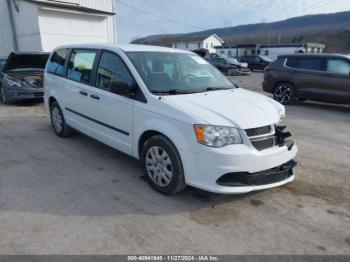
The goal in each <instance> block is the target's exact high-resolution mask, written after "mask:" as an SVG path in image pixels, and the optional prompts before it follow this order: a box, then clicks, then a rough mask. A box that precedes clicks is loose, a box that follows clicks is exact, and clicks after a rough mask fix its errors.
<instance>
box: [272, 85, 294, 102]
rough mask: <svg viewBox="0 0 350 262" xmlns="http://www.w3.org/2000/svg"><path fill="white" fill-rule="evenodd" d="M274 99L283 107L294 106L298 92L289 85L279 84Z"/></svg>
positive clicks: (274, 91) (274, 92)
mask: <svg viewBox="0 0 350 262" xmlns="http://www.w3.org/2000/svg"><path fill="white" fill-rule="evenodd" d="M273 98H274V99H275V100H276V101H277V102H279V103H281V104H282V105H292V104H294V103H295V102H296V99H297V95H296V90H295V88H294V86H293V85H291V84H289V83H278V84H277V85H276V86H275V88H274V89H273Z"/></svg>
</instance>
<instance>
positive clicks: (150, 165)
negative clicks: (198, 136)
mask: <svg viewBox="0 0 350 262" xmlns="http://www.w3.org/2000/svg"><path fill="white" fill-rule="evenodd" d="M141 159H142V165H143V170H144V174H145V177H146V180H147V182H148V183H149V184H150V186H151V187H152V188H153V189H154V190H156V191H157V192H159V193H162V194H164V195H175V194H177V193H180V192H181V191H183V190H184V189H185V188H186V182H185V176H184V169H183V165H182V161H181V158H180V154H179V152H178V151H177V149H176V147H175V146H174V144H173V143H172V142H171V141H170V140H169V139H168V138H166V137H164V136H162V135H156V136H153V137H151V138H149V139H148V140H147V141H146V142H145V143H144V145H143V147H142V153H141Z"/></svg>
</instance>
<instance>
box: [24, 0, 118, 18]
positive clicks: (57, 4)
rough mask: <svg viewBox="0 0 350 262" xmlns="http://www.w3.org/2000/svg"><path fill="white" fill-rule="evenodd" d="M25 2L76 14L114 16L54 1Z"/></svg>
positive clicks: (34, 0) (30, 0)
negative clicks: (66, 10)
mask: <svg viewBox="0 0 350 262" xmlns="http://www.w3.org/2000/svg"><path fill="white" fill-rule="evenodd" d="M25 1H27V2H31V3H35V4H38V5H42V6H49V7H54V8H61V9H68V10H72V11H78V12H83V13H89V14H99V15H115V13H112V12H106V11H102V10H98V9H93V8H88V7H85V6H81V5H77V4H74V3H72V4H70V3H63V2H59V1H57V2H56V1H46V0H25Z"/></svg>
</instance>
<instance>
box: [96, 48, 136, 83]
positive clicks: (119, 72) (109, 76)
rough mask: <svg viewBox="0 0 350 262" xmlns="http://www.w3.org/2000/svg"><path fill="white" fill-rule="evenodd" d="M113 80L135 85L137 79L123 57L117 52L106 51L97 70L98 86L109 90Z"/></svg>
mask: <svg viewBox="0 0 350 262" xmlns="http://www.w3.org/2000/svg"><path fill="white" fill-rule="evenodd" d="M111 81H123V82H126V83H128V84H130V85H135V80H134V78H133V77H132V76H131V74H130V72H129V70H128V69H127V67H126V65H125V64H124V62H123V61H122V59H121V58H120V57H119V56H117V55H115V54H112V53H109V52H104V53H103V54H102V57H101V61H100V65H99V67H98V70H97V88H100V89H104V90H109V85H110V83H111Z"/></svg>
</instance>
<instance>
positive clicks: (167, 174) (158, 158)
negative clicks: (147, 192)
mask: <svg viewBox="0 0 350 262" xmlns="http://www.w3.org/2000/svg"><path fill="white" fill-rule="evenodd" d="M145 164H146V170H147V174H148V176H149V177H150V178H151V179H152V181H153V182H154V183H155V184H156V185H158V186H160V187H166V186H168V185H169V184H170V182H171V179H172V177H173V165H172V163H171V160H170V157H169V155H168V153H167V152H166V151H165V150H164V149H163V148H162V147H159V146H152V147H150V148H149V149H148V151H147V153H146V161H145Z"/></svg>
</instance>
